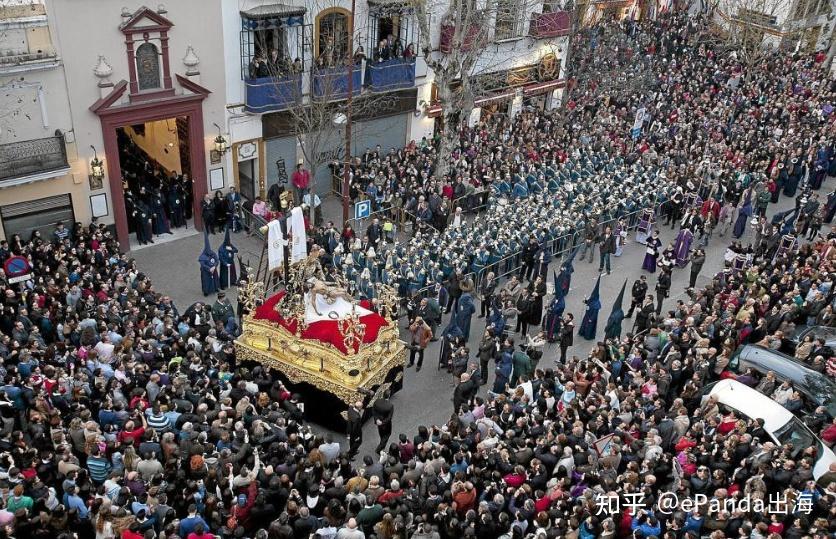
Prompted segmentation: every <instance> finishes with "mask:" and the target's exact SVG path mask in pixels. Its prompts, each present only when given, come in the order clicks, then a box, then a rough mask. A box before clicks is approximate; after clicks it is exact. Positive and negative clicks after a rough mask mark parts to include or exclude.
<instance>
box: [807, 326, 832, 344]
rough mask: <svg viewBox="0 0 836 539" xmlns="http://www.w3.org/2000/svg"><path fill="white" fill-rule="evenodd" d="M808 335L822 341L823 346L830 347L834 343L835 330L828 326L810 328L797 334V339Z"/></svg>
mask: <svg viewBox="0 0 836 539" xmlns="http://www.w3.org/2000/svg"><path fill="white" fill-rule="evenodd" d="M807 334H810V335H812V336H813V338H814V339H824V341H825V343H824V344H825V345H831V344H833V343H834V342H836V328H832V327H830V326H811V327H808V328H806V329H804V330H803V331H802V332H801V333H799V335H798V336H799V338H803V336H804V335H807Z"/></svg>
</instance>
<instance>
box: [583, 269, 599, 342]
mask: <svg viewBox="0 0 836 539" xmlns="http://www.w3.org/2000/svg"><path fill="white" fill-rule="evenodd" d="M600 286H601V276H600V275H598V280H597V281H595V288H593V289H592V294H590V295H589V298H587V300H586V313H584V315H583V322H581V328H580V330H578V335H580V336H581V337H583V338H584V339H586V340H588V341H591V340H593V339H595V332H596V330H597V327H598V311H600V310H601V298H600V294H599V289H600Z"/></svg>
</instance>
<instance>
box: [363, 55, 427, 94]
mask: <svg viewBox="0 0 836 539" xmlns="http://www.w3.org/2000/svg"><path fill="white" fill-rule="evenodd" d="M366 67H367V69H366V84H367V85H368V87H369V89H370V90H371V91H373V92H388V91H391V90H400V89H403V88H412V87H413V86H415V58H392V59H391V60H386V61H385V62H370V63H369V64H368V65H367V66H366Z"/></svg>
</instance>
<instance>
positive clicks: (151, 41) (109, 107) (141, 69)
mask: <svg viewBox="0 0 836 539" xmlns="http://www.w3.org/2000/svg"><path fill="white" fill-rule="evenodd" d="M172 26H174V25H173V23H172V22H171V21H169V20H168V19H166V18H165V17H163V16H162V15H160V14H158V13H156V12H154V11H152V10H150V9H147V8H141V9H139V10H138V11H137V12H136V13H134V15H133V16H132V17H131V18H130V19H128V20H127V21H125V22H124V23H122V24H121V25H120V27H119V29H120V30H121V31H122V33H123V34H124V35H125V52H126V57H127V62H128V68H129V69H128V71H129V74H130V79H131V80H130V81H124V80H123V81H120V82H119V83H117V84H115V85H114V86H113V90H112V91H111V92H110V93H109V94H108V95H106V96H104V97H102V98H101V99H99V100H98V101H96V102H95V103H93V105H91V106H90V110H91V111H92V112H94V113H95V114H96V115H98V116H99V119H100V121H101V124H102V138H103V140H104V150H105V156H106V166H107V175H108V179H109V183H110V194H111V197H112V202H113V217H114V221H115V223H116V234H117V237H118V239H119V243H120V245H121V246H122V250H125V251H127V250H129V249H130V241H129V237H128V221H127V215H126V211H125V200H124V197H123V194H122V170H121V166H120V163H119V146H118V142H117V134H116V130H117V129H118V128H120V127H123V126H126V125H136V124H143V123H145V122H153V121H155V120H164V119H167V118H176V117H187V118H188V126H189V129H188V140H189V144H188V147H189V155H188V158H189V167H188V168H189V169H190V171H191V179H192V181H193V193H194V196H193V200H192V202H191V203H192V207H193V208H194V212H193V213H194V224H195V227H197V228H199V229H202V228H203V223H202V222H201V220H200V201H201V200H203V196H204V195H205V194H206V192H207V190H208V186H207V180H206V157H205V151H204V140H203V139H204V131H203V100H204V99H205V98H206V96H208V95H209V93H210V92H209V90H207V89H206V88H203V87H202V86H200V85H198V84H197V83H195V82H193V81H191V80H189V79H187V78H186V77H183V76H181V75H177V74H175V78H176V80H177V82H178V84H179V86H180V87H181V88H182V89H183V90H184V92H183V93H182V94H180V95H177V94H176V92H175V88H174V87H173V85H172V77H171V72H170V63H169V54H168V53H169V51H168V33H169V31H170V29H171V27H172ZM125 92H128V102H127V103H121V102H120V101H121V98H122V96H123V95H124V94H125Z"/></svg>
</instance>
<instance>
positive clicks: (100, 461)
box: [87, 457, 110, 484]
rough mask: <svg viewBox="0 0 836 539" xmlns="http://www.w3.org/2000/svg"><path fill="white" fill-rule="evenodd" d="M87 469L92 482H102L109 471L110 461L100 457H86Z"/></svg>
mask: <svg viewBox="0 0 836 539" xmlns="http://www.w3.org/2000/svg"><path fill="white" fill-rule="evenodd" d="M87 470H88V471H89V472H90V479H92V480H93V482H94V483H96V484H101V483H104V482H105V480H106V479H107V476H108V474H109V473H110V462H108V460H107V459H104V458H102V457H88V458H87Z"/></svg>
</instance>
